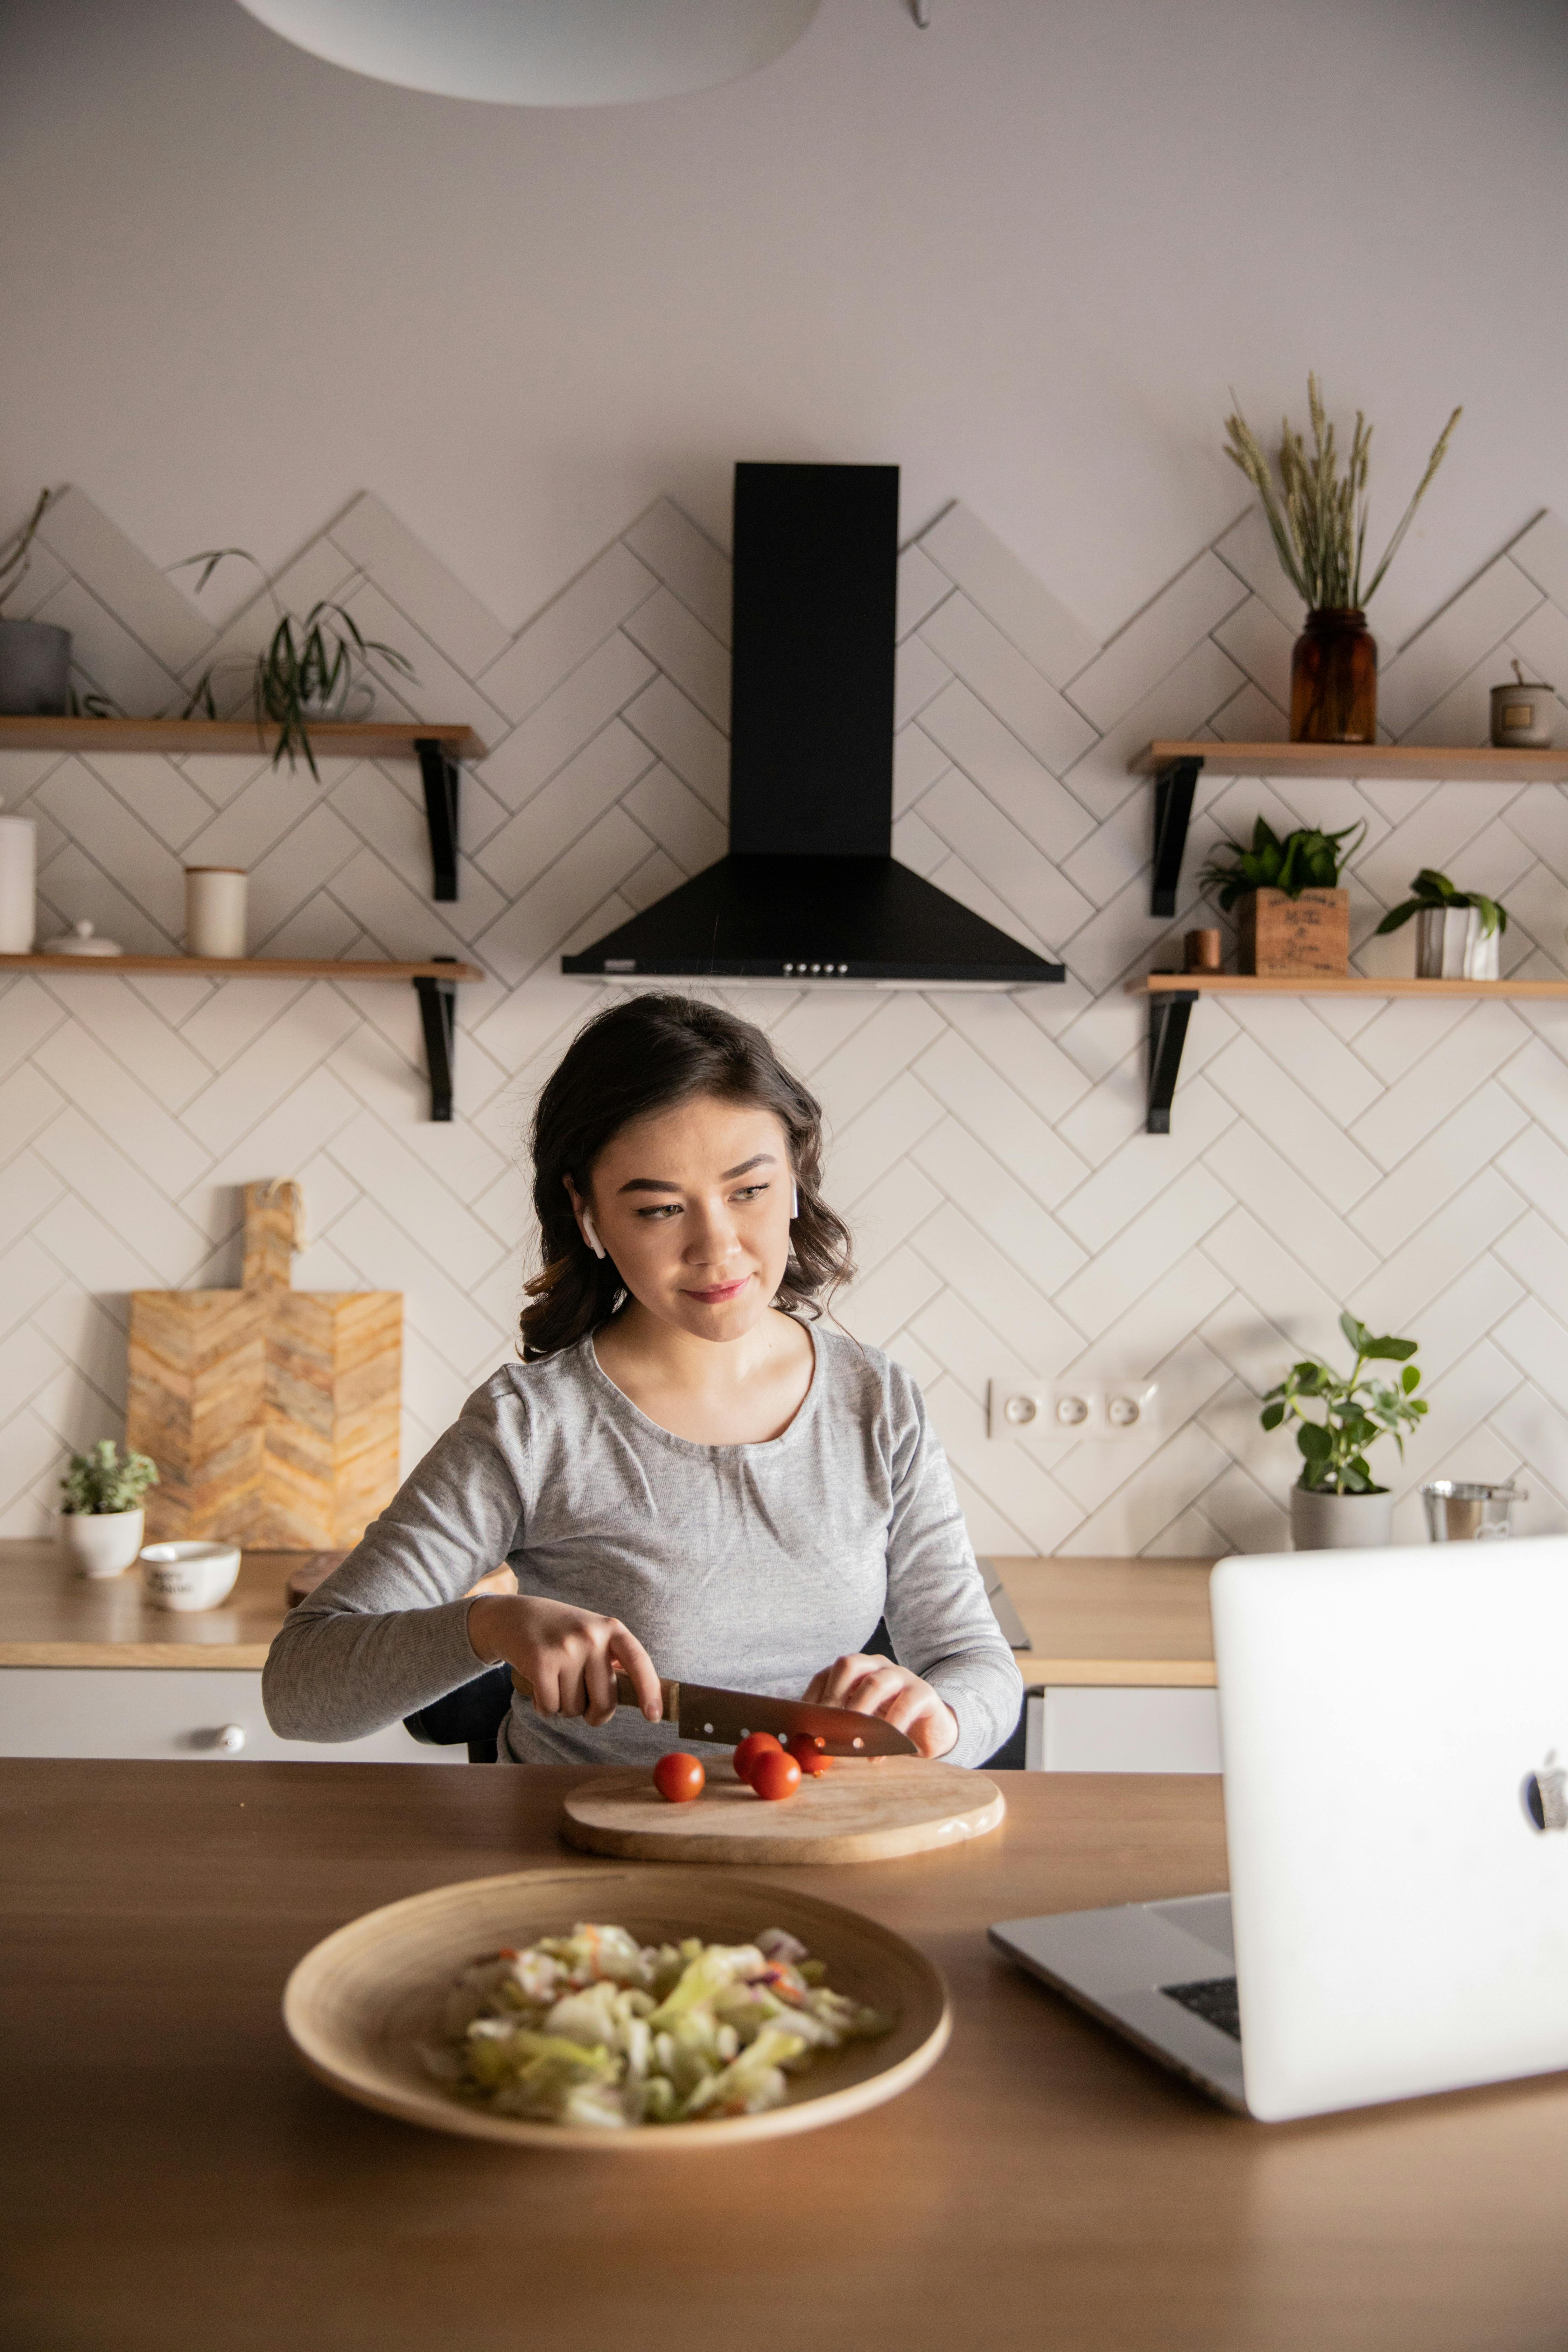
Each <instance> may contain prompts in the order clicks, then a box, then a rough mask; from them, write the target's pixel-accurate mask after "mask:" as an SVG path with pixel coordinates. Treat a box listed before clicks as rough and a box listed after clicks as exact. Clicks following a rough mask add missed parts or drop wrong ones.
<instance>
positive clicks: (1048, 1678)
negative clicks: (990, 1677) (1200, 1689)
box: [993, 1555, 1215, 1688]
mask: <svg viewBox="0 0 1568 2352" xmlns="http://www.w3.org/2000/svg"><path fill="white" fill-rule="evenodd" d="M993 1564H994V1567H995V1569H996V1570H997V1573H998V1574H999V1575H1000V1577H1001V1579H1002V1582H1003V1585H1004V1587H1005V1590H1006V1593H1007V1598H1008V1599H1009V1601H1011V1602H1012V1603H1013V1606H1014V1608H1015V1609H1016V1611H1017V1612H1018V1614H1019V1616H1020V1617H1021V1618H1022V1619H1023V1621H1024V1624H1025V1627H1026V1630H1027V1632H1028V1634H1029V1647H1028V1648H1027V1650H1018V1651H1015V1653H1014V1655H1015V1656H1016V1659H1017V1661H1018V1664H1019V1667H1020V1669H1021V1671H1022V1673H1023V1676H1024V1680H1025V1681H1026V1683H1058V1684H1060V1683H1102V1684H1105V1683H1113V1684H1129V1683H1143V1684H1150V1685H1156V1684H1157V1685H1164V1686H1165V1687H1167V1688H1170V1687H1171V1686H1173V1685H1176V1686H1182V1685H1185V1686H1187V1687H1192V1686H1194V1685H1199V1686H1207V1687H1210V1688H1212V1687H1213V1684H1214V1679H1215V1668H1214V1633H1213V1631H1212V1629H1211V1627H1210V1624H1209V1570H1210V1569H1211V1568H1212V1567H1213V1566H1214V1562H1213V1560H1212V1559H1000V1558H997V1557H996V1556H995V1555H993Z"/></svg>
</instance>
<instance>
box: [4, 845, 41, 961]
mask: <svg viewBox="0 0 1568 2352" xmlns="http://www.w3.org/2000/svg"><path fill="white" fill-rule="evenodd" d="M37 880H38V828H37V825H36V824H34V823H33V820H32V818H31V817H30V816H0V955H31V954H32V952H33V940H34V937H35V934H36V931H37Z"/></svg>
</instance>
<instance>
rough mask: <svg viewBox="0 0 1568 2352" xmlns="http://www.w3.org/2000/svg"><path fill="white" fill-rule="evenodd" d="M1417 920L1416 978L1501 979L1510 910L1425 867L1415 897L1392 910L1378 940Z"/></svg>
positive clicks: (1413, 891) (1414, 886)
mask: <svg viewBox="0 0 1568 2352" xmlns="http://www.w3.org/2000/svg"><path fill="white" fill-rule="evenodd" d="M1412 915H1414V916H1415V977H1416V979H1417V980H1496V978H1497V976H1498V950H1499V948H1500V945H1501V942H1502V935H1503V933H1504V932H1505V931H1506V930H1507V929H1508V908H1506V907H1504V906H1501V905H1500V904H1499V902H1498V900H1497V899H1496V898H1487V897H1485V895H1484V894H1483V893H1482V892H1481V891H1479V890H1456V888H1455V887H1454V885H1453V884H1452V883H1451V882H1450V881H1449V879H1448V877H1447V875H1446V874H1439V873H1438V872H1437V870H1436V867H1435V866H1423V867H1422V868H1421V871H1420V873H1419V874H1418V875H1417V876H1416V877H1415V881H1414V882H1412V884H1411V885H1410V896H1409V898H1406V899H1405V901H1404V902H1403V904H1402V905H1400V906H1397V907H1394V908H1390V910H1389V912H1388V913H1387V914H1386V915H1384V919H1383V920H1382V922H1381V923H1379V925H1378V927H1377V930H1376V933H1375V935H1374V936H1375V937H1376V938H1378V939H1382V938H1383V936H1384V933H1385V932H1387V931H1396V930H1398V929H1399V928H1400V926H1401V925H1402V924H1404V923H1407V922H1408V921H1409V920H1410V918H1411V916H1412Z"/></svg>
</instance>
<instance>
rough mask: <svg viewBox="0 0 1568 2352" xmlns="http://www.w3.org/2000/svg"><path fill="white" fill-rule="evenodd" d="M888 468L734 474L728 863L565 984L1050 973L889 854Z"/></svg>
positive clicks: (932, 980) (925, 981) (600, 947)
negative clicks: (575, 980) (576, 980)
mask: <svg viewBox="0 0 1568 2352" xmlns="http://www.w3.org/2000/svg"><path fill="white" fill-rule="evenodd" d="M898 537H899V469H898V467H896V466H761V465H741V466H737V467H736V468H735V617H734V652H733V656H732V686H733V693H732V705H733V708H732V713H731V746H730V855H729V856H727V857H721V859H720V860H719V862H718V864H717V865H716V866H708V867H707V868H706V869H705V871H704V872H702V873H700V874H698V875H695V876H693V877H692V879H691V880H690V881H689V882H683V883H682V884H681V886H680V887H679V889H677V890H672V891H670V893H669V894H668V897H667V898H660V899H659V900H658V902H657V903H656V904H655V905H653V906H651V907H648V908H645V909H644V911H643V912H642V913H641V914H640V915H636V916H634V917H633V918H632V919H631V921H630V922H629V923H623V924H622V925H621V927H620V929H618V930H614V931H611V932H609V933H608V934H607V935H606V936H605V938H604V939H602V940H596V941H595V944H594V945H593V946H592V947H591V948H586V949H584V951H583V952H582V953H581V954H580V955H568V956H563V957H562V959H561V969H562V971H565V972H574V973H578V974H580V975H583V976H585V977H588V978H594V979H604V980H620V979H624V978H626V977H637V978H639V979H640V978H645V977H646V978H668V979H680V980H695V979H703V978H707V979H718V980H795V981H799V980H802V979H805V980H810V981H830V980H839V981H859V982H867V981H870V982H879V983H880V984H881V985H882V986H884V987H888V986H898V985H900V983H901V984H903V985H905V986H911V987H922V986H923V987H928V988H942V987H968V988H974V987H982V988H1020V987H1027V986H1030V985H1033V984H1037V983H1039V982H1048V981H1059V980H1062V979H1063V978H1064V977H1065V973H1064V970H1063V967H1062V966H1061V965H1060V964H1059V963H1047V961H1046V960H1045V959H1044V958H1043V957H1042V956H1038V955H1037V954H1035V953H1034V951H1033V950H1032V949H1029V948H1026V947H1024V946H1023V945H1021V944H1020V942H1019V941H1018V940H1014V939H1009V937H1008V936H1007V934H1006V932H1005V931H1001V930H998V929H997V928H996V926H995V925H994V923H988V922H986V921H985V919H984V917H982V916H980V915H976V914H973V913H971V911H970V909H969V908H967V907H965V906H963V905H962V904H961V903H960V901H959V900H958V899H956V898H949V897H948V895H947V893H946V892H945V891H944V890H939V889H937V888H936V887H935V886H934V884H932V883H930V882H927V881H924V880H922V879H921V876H920V875H918V874H915V873H913V872H911V870H910V867H909V866H900V864H899V862H898V860H897V859H896V858H895V857H894V856H893V855H892V830H893V656H894V644H895V635H896V618H895V616H896V603H897V563H898Z"/></svg>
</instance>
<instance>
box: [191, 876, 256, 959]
mask: <svg viewBox="0 0 1568 2352" xmlns="http://www.w3.org/2000/svg"><path fill="white" fill-rule="evenodd" d="M249 879H250V877H249V876H248V875H247V874H246V873H245V871H244V869H243V868H242V867H240V866H186V868H185V953H186V954H187V955H194V956H221V957H223V958H224V959H225V961H237V960H238V959H239V958H240V957H241V956H243V955H244V953H245V901H246V893H247V888H248V886H249Z"/></svg>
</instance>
